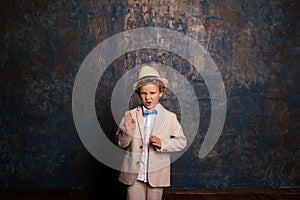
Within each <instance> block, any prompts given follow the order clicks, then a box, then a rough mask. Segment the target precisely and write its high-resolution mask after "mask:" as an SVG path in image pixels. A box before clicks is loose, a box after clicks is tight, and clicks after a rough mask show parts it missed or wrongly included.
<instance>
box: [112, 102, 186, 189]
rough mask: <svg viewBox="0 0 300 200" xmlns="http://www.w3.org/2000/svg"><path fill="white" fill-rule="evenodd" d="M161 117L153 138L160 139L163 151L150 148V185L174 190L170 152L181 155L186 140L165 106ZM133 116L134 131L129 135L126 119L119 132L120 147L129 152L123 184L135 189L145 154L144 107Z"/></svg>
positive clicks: (121, 173)
mask: <svg viewBox="0 0 300 200" xmlns="http://www.w3.org/2000/svg"><path fill="white" fill-rule="evenodd" d="M157 111H158V112H157V116H156V119H155V122H154V125H153V129H152V135H156V136H157V137H159V138H160V140H161V144H162V147H161V148H160V149H157V148H154V147H153V146H152V145H150V146H149V159H148V182H149V184H150V185H151V186H152V187H168V186H170V152H178V151H181V150H183V149H184V148H185V147H186V144H187V141H186V137H185V135H184V133H183V131H182V128H181V125H180V124H179V122H178V120H177V116H176V114H175V113H172V112H170V111H168V110H167V109H165V108H164V107H163V106H162V105H159V106H158V107H157ZM128 112H131V114H132V117H133V118H134V120H135V122H136V128H135V130H134V131H127V130H126V129H125V125H124V117H123V119H122V121H121V123H120V125H119V128H118V130H117V132H116V136H117V141H118V145H119V147H121V148H123V149H126V151H127V152H126V154H125V157H124V160H123V164H122V169H121V172H120V175H119V181H120V182H122V183H124V184H126V185H132V184H134V182H135V181H136V180H137V175H138V172H139V165H140V160H141V155H142V151H143V139H144V117H143V109H142V107H141V106H138V107H137V108H134V109H132V110H130V111H128Z"/></svg>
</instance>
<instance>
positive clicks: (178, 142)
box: [156, 114, 187, 152]
mask: <svg viewBox="0 0 300 200" xmlns="http://www.w3.org/2000/svg"><path fill="white" fill-rule="evenodd" d="M168 136H169V137H166V138H160V140H161V143H162V147H161V148H160V149H156V150H157V151H161V152H176V151H181V150H184V148H185V147H186V145H187V140H186V137H185V135H184V133H183V130H182V127H181V125H180V124H179V122H178V120H177V117H176V115H175V114H174V115H173V117H172V119H171V129H170V133H169V134H168Z"/></svg>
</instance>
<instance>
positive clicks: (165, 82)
mask: <svg viewBox="0 0 300 200" xmlns="http://www.w3.org/2000/svg"><path fill="white" fill-rule="evenodd" d="M150 79H155V80H159V81H160V82H162V83H163V84H164V86H165V87H167V85H168V80H167V79H165V78H143V79H140V80H138V81H136V82H135V83H134V84H133V85H132V89H133V90H136V89H137V86H138V84H139V83H140V82H141V81H144V80H150Z"/></svg>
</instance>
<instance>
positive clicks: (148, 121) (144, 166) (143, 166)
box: [137, 104, 159, 182]
mask: <svg viewBox="0 0 300 200" xmlns="http://www.w3.org/2000/svg"><path fill="white" fill-rule="evenodd" d="M157 106H159V104H158V105H157ZM157 106H156V107H155V108H154V109H156V108H157ZM143 110H144V111H146V110H147V109H146V108H145V107H144V106H143ZM148 111H150V110H148ZM155 118H156V115H155V114H152V115H147V116H145V117H144V124H145V126H144V129H145V131H144V132H145V136H144V144H143V152H142V157H141V162H140V170H139V174H138V177H137V180H140V181H143V182H147V181H148V179H147V171H148V157H149V151H148V150H149V143H150V135H151V132H152V128H153V124H154V121H155Z"/></svg>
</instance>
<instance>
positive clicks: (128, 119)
mask: <svg viewBox="0 0 300 200" xmlns="http://www.w3.org/2000/svg"><path fill="white" fill-rule="evenodd" d="M125 128H126V130H127V131H133V130H134V129H135V120H134V119H133V117H132V115H131V112H127V113H126V114H125Z"/></svg>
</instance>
